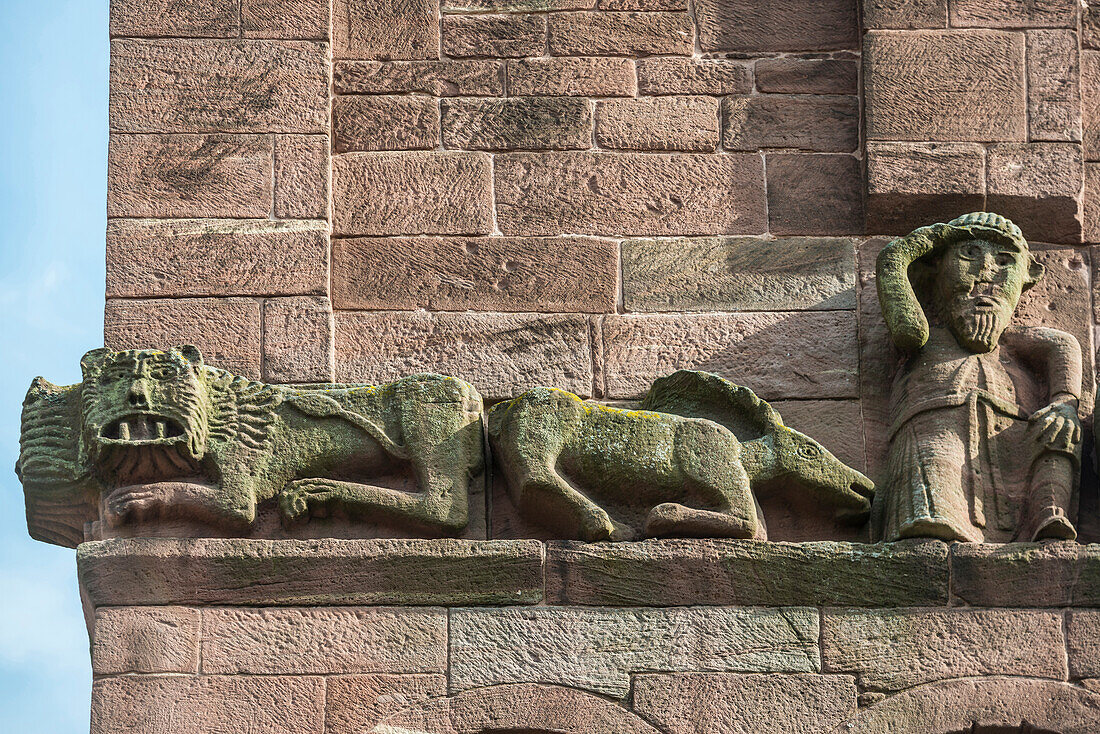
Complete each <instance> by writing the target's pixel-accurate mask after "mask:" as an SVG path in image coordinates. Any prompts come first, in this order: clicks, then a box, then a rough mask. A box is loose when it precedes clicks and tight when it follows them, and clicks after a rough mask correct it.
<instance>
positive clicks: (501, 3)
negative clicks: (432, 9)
mask: <svg viewBox="0 0 1100 734" xmlns="http://www.w3.org/2000/svg"><path fill="white" fill-rule="evenodd" d="M441 5H442V9H443V10H445V11H449V12H455V13H469V12H473V13H479V12H497V13H546V12H551V13H552V12H554V11H557V10H588V9H591V8H594V7H596V0H442V3H441Z"/></svg>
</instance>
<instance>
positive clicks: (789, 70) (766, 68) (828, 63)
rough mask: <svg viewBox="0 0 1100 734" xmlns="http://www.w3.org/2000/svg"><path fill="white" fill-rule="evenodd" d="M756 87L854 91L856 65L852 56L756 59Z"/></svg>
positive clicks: (793, 91) (787, 90) (785, 90)
mask: <svg viewBox="0 0 1100 734" xmlns="http://www.w3.org/2000/svg"><path fill="white" fill-rule="evenodd" d="M756 88H757V89H759V90H760V91H761V92H779V93H781V94H853V95H854V94H857V93H858V91H859V65H858V64H857V63H856V62H855V61H854V60H852V59H799V58H794V57H785V58H778V59H760V60H759V61H757V62H756Z"/></svg>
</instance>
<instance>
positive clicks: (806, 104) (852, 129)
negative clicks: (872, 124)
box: [722, 94, 859, 153]
mask: <svg viewBox="0 0 1100 734" xmlns="http://www.w3.org/2000/svg"><path fill="white" fill-rule="evenodd" d="M722 120H723V130H722V146H723V147H724V148H726V149H727V150H745V151H749V150H757V149H759V148H796V149H799V150H812V151H820V152H826V153H834V152H835V153H851V152H852V151H854V150H855V149H856V148H858V147H859V99H858V98H856V97H826V96H817V95H788V94H781V95H780V94H767V95H754V96H751V97H727V98H725V99H724V100H722Z"/></svg>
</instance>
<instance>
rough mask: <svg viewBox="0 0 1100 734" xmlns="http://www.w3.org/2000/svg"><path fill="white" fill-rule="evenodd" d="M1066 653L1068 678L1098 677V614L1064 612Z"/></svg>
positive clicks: (1099, 622)
mask: <svg viewBox="0 0 1100 734" xmlns="http://www.w3.org/2000/svg"><path fill="white" fill-rule="evenodd" d="M1066 651H1067V653H1068V654H1069V675H1070V678H1094V677H1096V676H1100V612H1097V611H1091V610H1088V611H1086V610H1079V609H1073V610H1070V611H1067V612H1066Z"/></svg>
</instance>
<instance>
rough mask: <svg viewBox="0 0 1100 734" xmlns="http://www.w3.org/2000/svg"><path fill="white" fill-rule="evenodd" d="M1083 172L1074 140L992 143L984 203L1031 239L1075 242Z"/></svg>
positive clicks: (1079, 153)
mask: <svg viewBox="0 0 1100 734" xmlns="http://www.w3.org/2000/svg"><path fill="white" fill-rule="evenodd" d="M1084 175H1085V174H1084V164H1083V162H1082V160H1081V148H1080V147H1079V146H1077V145H1073V144H1069V143H1026V144H1020V145H1013V144H1007V145H992V146H990V147H989V162H988V173H987V176H988V187H989V191H988V196H987V199H986V208H987V209H989V210H990V211H995V212H997V213H998V214H1001V215H1003V216H1006V217H1008V218H1009V219H1011V220H1012V221H1013V222H1015V223H1016V225H1017V226H1019V227H1020V229H1022V230H1023V231H1024V232H1025V233H1026V235H1025V236H1027V237H1030V238H1032V239H1036V240H1039V241H1045V242H1080V241H1081V218H1082V212H1081V190H1082V188H1083V185H1084Z"/></svg>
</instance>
